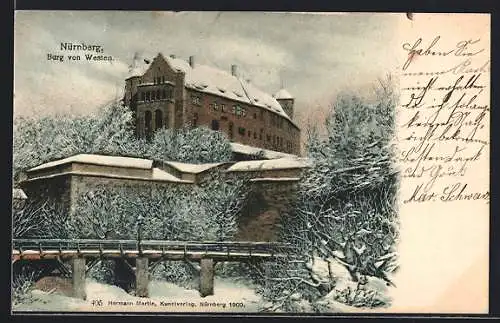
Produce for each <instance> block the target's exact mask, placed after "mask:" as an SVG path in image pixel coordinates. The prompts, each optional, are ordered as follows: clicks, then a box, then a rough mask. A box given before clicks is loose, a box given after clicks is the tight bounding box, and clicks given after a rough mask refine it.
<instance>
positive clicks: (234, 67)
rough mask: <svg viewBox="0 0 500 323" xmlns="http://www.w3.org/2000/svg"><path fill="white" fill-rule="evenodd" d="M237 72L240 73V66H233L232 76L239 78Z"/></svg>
mask: <svg viewBox="0 0 500 323" xmlns="http://www.w3.org/2000/svg"><path fill="white" fill-rule="evenodd" d="M237 72H238V66H236V65H231V75H232V76H238V75H236V74H237Z"/></svg>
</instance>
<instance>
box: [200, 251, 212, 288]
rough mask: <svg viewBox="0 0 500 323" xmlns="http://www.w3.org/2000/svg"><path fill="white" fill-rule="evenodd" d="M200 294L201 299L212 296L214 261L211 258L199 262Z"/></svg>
mask: <svg viewBox="0 0 500 323" xmlns="http://www.w3.org/2000/svg"><path fill="white" fill-rule="evenodd" d="M200 294H201V297H205V296H208V295H213V294H214V260H213V259H211V258H201V260H200Z"/></svg>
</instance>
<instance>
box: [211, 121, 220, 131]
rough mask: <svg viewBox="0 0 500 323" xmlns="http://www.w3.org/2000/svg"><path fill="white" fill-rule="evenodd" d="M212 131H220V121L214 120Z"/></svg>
mask: <svg viewBox="0 0 500 323" xmlns="http://www.w3.org/2000/svg"><path fill="white" fill-rule="evenodd" d="M212 130H219V120H212Z"/></svg>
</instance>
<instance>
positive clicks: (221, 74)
mask: <svg viewBox="0 0 500 323" xmlns="http://www.w3.org/2000/svg"><path fill="white" fill-rule="evenodd" d="M159 55H161V54H159ZM161 57H163V58H164V59H165V60H166V61H167V62H168V64H169V65H170V66H171V67H172V68H173V69H174V70H177V71H181V72H183V73H184V74H185V81H184V82H185V86H186V87H188V88H191V89H194V90H198V91H201V92H206V93H211V94H215V95H218V96H222V97H225V98H228V99H231V100H236V101H240V102H243V103H247V104H251V105H255V106H259V107H262V108H265V109H267V110H270V111H273V112H275V113H277V114H279V115H281V116H283V117H285V118H286V119H288V120H290V121H291V122H292V123H293V120H292V119H290V116H288V114H286V112H285V111H284V110H283V108H282V107H281V105H280V104H279V102H278V101H276V99H275V98H274V97H272V96H271V95H270V94H268V93H266V92H264V91H262V90H260V89H258V88H257V87H255V86H254V85H252V84H251V83H250V82H248V81H246V80H244V79H242V78H239V77H237V76H233V75H232V74H231V73H228V72H226V71H224V70H221V69H218V68H215V67H211V66H207V65H202V64H195V65H194V68H193V67H191V66H190V65H189V63H188V62H186V61H185V60H183V59H179V58H172V57H170V56H168V57H164V56H163V55H161ZM149 66H151V64H145V63H141V64H140V65H139V66H137V67H134V69H133V70H132V71H131V73H129V77H131V76H140V75H143V74H144V73H145V72H146V71H147V69H148V68H149ZM293 124H294V125H295V123H293Z"/></svg>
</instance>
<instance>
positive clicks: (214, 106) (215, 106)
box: [213, 102, 219, 111]
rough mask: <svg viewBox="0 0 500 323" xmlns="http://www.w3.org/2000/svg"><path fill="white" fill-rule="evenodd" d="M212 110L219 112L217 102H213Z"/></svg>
mask: <svg viewBox="0 0 500 323" xmlns="http://www.w3.org/2000/svg"><path fill="white" fill-rule="evenodd" d="M213 108H214V110H215V111H219V106H218V105H217V102H214V104H213Z"/></svg>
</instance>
